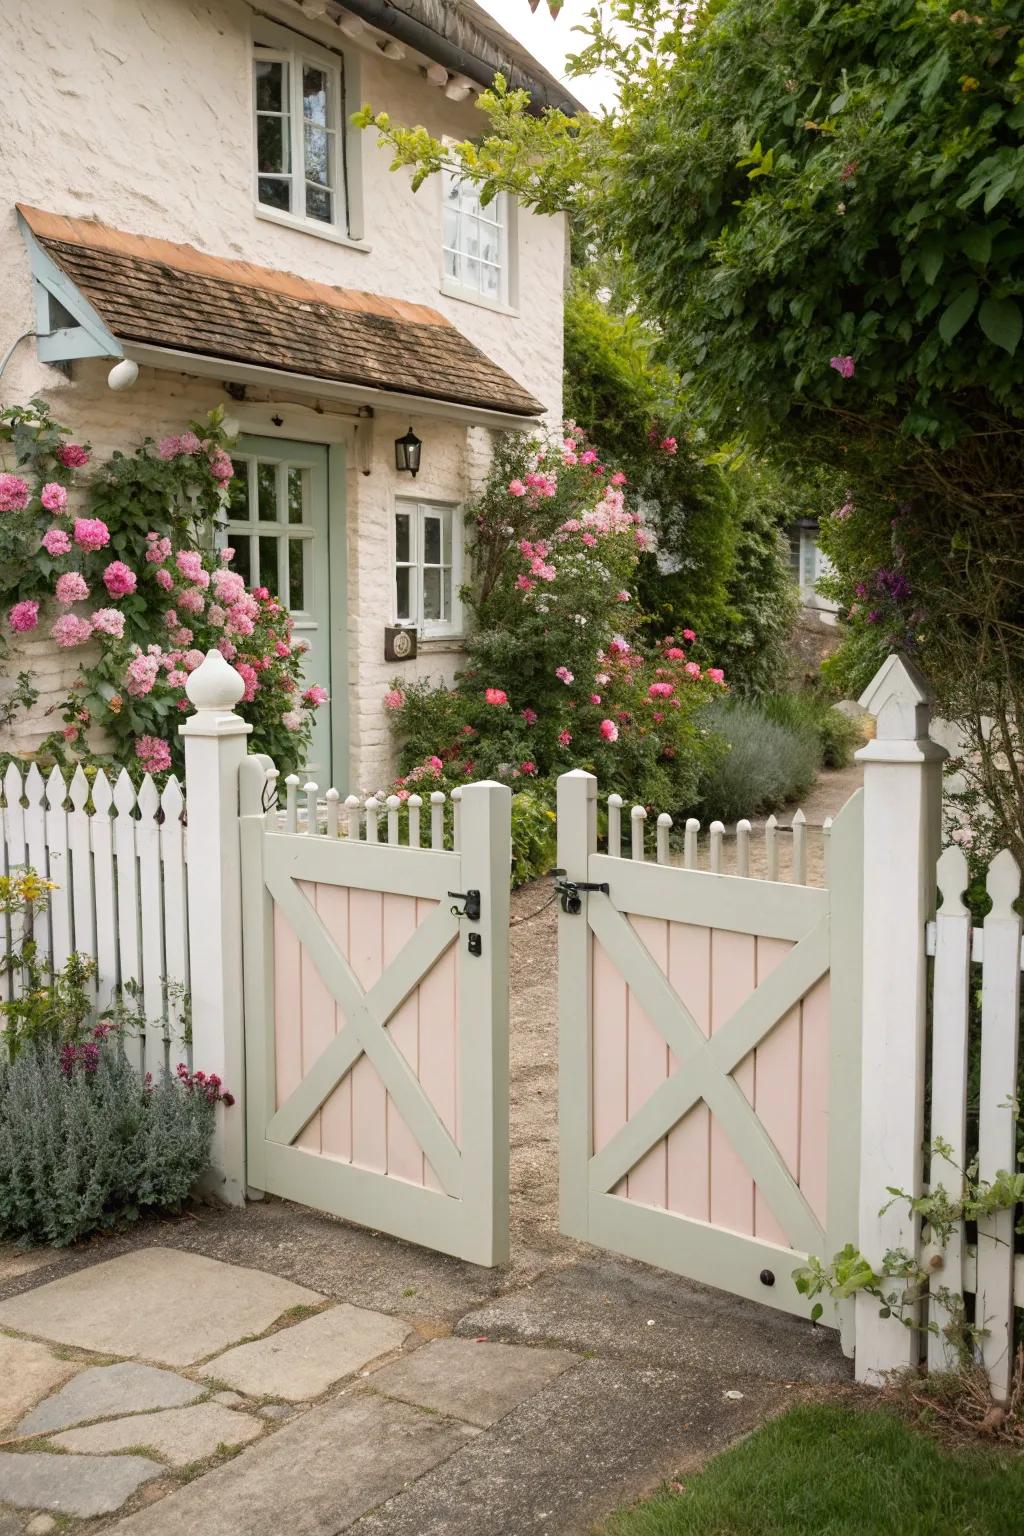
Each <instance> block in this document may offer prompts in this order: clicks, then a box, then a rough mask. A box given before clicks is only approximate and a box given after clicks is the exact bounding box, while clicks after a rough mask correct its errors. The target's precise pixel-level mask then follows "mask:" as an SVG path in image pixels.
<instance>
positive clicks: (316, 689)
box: [302, 683, 329, 709]
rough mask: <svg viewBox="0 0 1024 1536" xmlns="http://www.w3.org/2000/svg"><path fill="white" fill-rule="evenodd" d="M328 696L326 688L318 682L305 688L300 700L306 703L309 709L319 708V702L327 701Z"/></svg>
mask: <svg viewBox="0 0 1024 1536" xmlns="http://www.w3.org/2000/svg"><path fill="white" fill-rule="evenodd" d="M328 697H329V695H328V692H327V689H326V688H322V687H321V686H320V684H319V683H314V684H313V686H312V688H307V689H306V691H305V693H304V694H303V695H302V702H303V703H304V704H308V705H309V706H310V708H311V709H319V708H320V705H321V704H326V703H327V700H328Z"/></svg>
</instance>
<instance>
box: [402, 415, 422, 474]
mask: <svg viewBox="0 0 1024 1536" xmlns="http://www.w3.org/2000/svg"><path fill="white" fill-rule="evenodd" d="M422 448H423V444H422V443H421V442H420V440H419V438H418V437H417V436H416V433H415V432H414V431H413V429H412V427H410V428H409V430H408V432H407V433H406V434H405V436H404V437H396V438H395V468H396V469H401V470H408V471H409V473H410V475H412V477H413V479H414V480H415V478H416V476H417V474H418V473H419V467H420V453H421V451H422Z"/></svg>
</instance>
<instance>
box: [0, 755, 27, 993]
mask: <svg viewBox="0 0 1024 1536" xmlns="http://www.w3.org/2000/svg"><path fill="white" fill-rule="evenodd" d="M23 790H24V785H23V784H22V782H21V774H20V772H19V771H18V768H17V767H16V766H15V764H14V763H8V765H7V771H6V773H5V774H4V812H3V818H4V836H3V845H4V853H3V873H4V874H12V873H13V872H14V871H15V870H17V869H22V868H23V867H24V864H25V813H24V810H23V808H22V804H21V796H22V793H23ZM2 931H3V937H4V942H5V944H6V946H7V953H8V954H11V953H13V952H14V950H16V949H17V948H18V947H19V946H20V944H21V941H22V938H23V937H24V929H23V923H22V919H21V917H20V915H19V914H17V913H12V914H11V916H10V917H5V918H4V922H3V930H2ZM20 994H21V982H20V979H19V977H18V976H17V975H16V974H15V973H14V972H11V973H10V974H9V975H8V976H7V977H6V978H5V996H6V997H8V998H14V997H18V996H20Z"/></svg>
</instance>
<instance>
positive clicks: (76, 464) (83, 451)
mask: <svg viewBox="0 0 1024 1536" xmlns="http://www.w3.org/2000/svg"><path fill="white" fill-rule="evenodd" d="M57 459H58V461H59V462H60V463H61V464H63V465H64V468H65V469H83V468H84V467H85V465H86V464H88V462H89V451H88V449H87V448H83V447H82V444H81V443H61V445H60V447H59V448H58V449H57Z"/></svg>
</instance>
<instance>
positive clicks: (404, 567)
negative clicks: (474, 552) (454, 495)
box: [394, 501, 462, 637]
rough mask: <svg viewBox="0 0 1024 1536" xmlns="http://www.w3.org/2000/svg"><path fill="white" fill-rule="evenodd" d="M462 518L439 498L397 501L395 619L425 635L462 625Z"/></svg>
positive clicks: (448, 632)
mask: <svg viewBox="0 0 1024 1536" xmlns="http://www.w3.org/2000/svg"><path fill="white" fill-rule="evenodd" d="M461 581H462V519H461V518H460V517H459V515H458V510H457V508H455V507H450V506H440V505H439V504H438V503H436V502H426V501H397V502H396V503H395V588H394V591H395V601H394V609H395V619H396V620H397V622H398V623H400V624H410V625H414V626H415V627H416V628H417V629H419V631H420V632H421V634H423V635H424V636H427V637H429V636H430V635H454V634H458V633H460V631H461V629H462V603H461V601H460V599H459V585H460V583H461Z"/></svg>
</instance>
